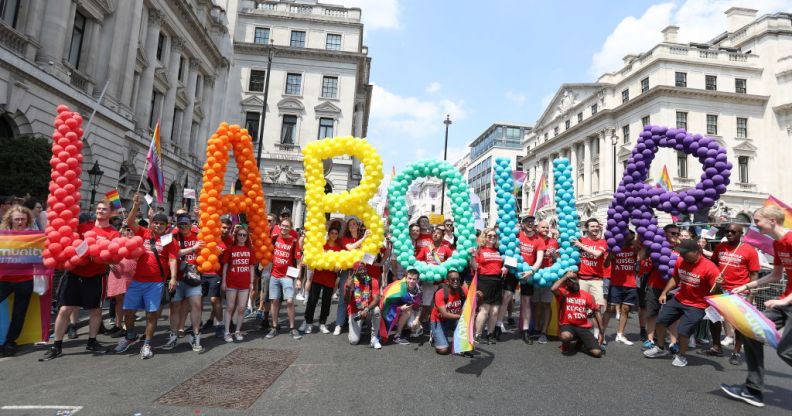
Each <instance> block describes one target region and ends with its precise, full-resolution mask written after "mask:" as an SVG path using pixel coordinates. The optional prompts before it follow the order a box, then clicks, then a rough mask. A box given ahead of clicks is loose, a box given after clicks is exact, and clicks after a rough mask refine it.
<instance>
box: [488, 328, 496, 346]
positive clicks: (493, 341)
mask: <svg viewBox="0 0 792 416" xmlns="http://www.w3.org/2000/svg"><path fill="white" fill-rule="evenodd" d="M493 332H494V331H493ZM487 342H488V343H490V344H493V345H494V344H497V343H498V337H497V336H495V334H490V335H489V336H487Z"/></svg>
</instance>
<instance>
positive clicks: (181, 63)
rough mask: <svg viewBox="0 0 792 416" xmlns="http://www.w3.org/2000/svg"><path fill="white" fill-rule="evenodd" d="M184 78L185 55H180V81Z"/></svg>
mask: <svg viewBox="0 0 792 416" xmlns="http://www.w3.org/2000/svg"><path fill="white" fill-rule="evenodd" d="M183 80H184V57H183V56H179V81H183Z"/></svg>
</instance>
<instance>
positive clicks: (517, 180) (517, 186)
mask: <svg viewBox="0 0 792 416" xmlns="http://www.w3.org/2000/svg"><path fill="white" fill-rule="evenodd" d="M526 178H528V173H526V172H523V171H521V170H513V171H512V180H513V181H514V190H513V191H512V193H513V194H514V195H515V196H520V193H521V192H522V188H523V184H524V183H525V179H526Z"/></svg>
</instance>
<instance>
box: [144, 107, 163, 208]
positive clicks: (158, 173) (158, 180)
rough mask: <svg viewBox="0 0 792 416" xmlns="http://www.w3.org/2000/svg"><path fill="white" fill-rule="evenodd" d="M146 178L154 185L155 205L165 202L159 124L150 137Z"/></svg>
mask: <svg viewBox="0 0 792 416" xmlns="http://www.w3.org/2000/svg"><path fill="white" fill-rule="evenodd" d="M146 160H147V161H148V174H147V176H148V178H149V179H151V183H153V184H154V191H156V193H157V203H158V204H161V203H163V202H165V177H164V176H163V175H162V145H161V143H160V123H159V121H157V125H156V126H154V135H153V136H152V137H151V145H150V146H149V150H148V154H147V155H146Z"/></svg>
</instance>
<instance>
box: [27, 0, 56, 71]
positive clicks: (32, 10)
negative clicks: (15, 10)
mask: <svg viewBox="0 0 792 416" xmlns="http://www.w3.org/2000/svg"><path fill="white" fill-rule="evenodd" d="M45 3H46V2H45V1H44V0H28V6H27V7H28V8H27V19H26V20H25V35H27V37H29V38H30V39H33V40H35V41H36V42H38V43H39V45H41V44H42V42H41V40H40V38H39V34H40V32H41V24H42V23H43V22H44V8H45ZM64 3H65V2H64ZM37 52H38V48H37V47H36V46H35V45H33V44H32V43H28V46H27V50H26V51H25V57H26V58H27V59H28V60H29V61H33V60H35V59H36V53H37Z"/></svg>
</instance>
